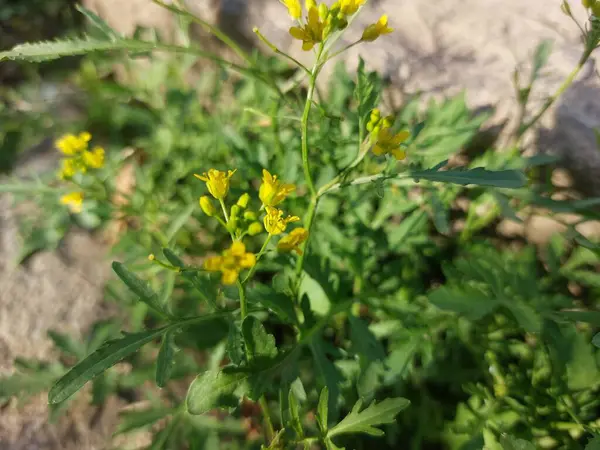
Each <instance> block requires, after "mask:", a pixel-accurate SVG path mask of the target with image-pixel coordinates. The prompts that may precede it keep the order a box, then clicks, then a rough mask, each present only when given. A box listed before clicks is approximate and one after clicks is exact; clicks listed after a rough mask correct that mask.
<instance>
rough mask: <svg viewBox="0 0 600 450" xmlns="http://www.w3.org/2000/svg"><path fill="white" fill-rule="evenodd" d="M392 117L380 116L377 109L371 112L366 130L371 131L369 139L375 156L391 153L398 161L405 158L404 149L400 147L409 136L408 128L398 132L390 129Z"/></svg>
mask: <svg viewBox="0 0 600 450" xmlns="http://www.w3.org/2000/svg"><path fill="white" fill-rule="evenodd" d="M393 122H394V118H393V117H392V116H386V117H383V118H382V117H381V112H380V111H379V109H374V110H373V111H372V112H371V117H370V120H369V123H368V124H367V130H369V131H370V132H371V141H372V142H373V153H374V154H375V155H377V156H381V155H385V154H391V155H392V156H393V157H394V158H396V159H397V160H398V161H401V160H403V159H405V158H406V151H405V150H404V149H403V148H402V143H404V142H405V141H406V140H407V139H408V138H409V137H410V132H409V131H408V130H402V131H400V132H398V133H394V132H393V131H392V125H393Z"/></svg>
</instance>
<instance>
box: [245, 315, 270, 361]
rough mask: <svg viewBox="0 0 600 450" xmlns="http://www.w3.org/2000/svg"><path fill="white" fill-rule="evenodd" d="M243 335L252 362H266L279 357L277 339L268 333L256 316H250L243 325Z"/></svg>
mask: <svg viewBox="0 0 600 450" xmlns="http://www.w3.org/2000/svg"><path fill="white" fill-rule="evenodd" d="M242 335H243V336H244V342H245V343H246V349H247V350H248V353H249V358H250V361H251V363H252V362H255V361H256V362H260V363H262V362H264V361H265V360H266V361H269V360H272V359H273V358H275V357H277V347H276V345H275V337H274V336H273V335H272V334H269V333H267V330H265V327H264V326H263V324H262V323H261V322H260V320H258V319H257V318H256V317H254V316H248V317H246V318H245V319H244V322H243V323H242Z"/></svg>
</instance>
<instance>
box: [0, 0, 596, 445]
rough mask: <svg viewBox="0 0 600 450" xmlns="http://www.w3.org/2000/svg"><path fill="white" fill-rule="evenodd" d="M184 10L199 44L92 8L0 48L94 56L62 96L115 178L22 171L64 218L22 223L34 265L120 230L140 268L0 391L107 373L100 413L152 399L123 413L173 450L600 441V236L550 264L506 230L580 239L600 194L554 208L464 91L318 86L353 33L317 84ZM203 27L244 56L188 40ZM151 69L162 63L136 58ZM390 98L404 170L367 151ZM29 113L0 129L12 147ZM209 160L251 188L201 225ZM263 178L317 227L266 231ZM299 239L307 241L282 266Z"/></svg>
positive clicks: (542, 163) (528, 160) (52, 214)
mask: <svg viewBox="0 0 600 450" xmlns="http://www.w3.org/2000/svg"><path fill="white" fill-rule="evenodd" d="M157 3H159V4H160V2H157ZM166 7H167V9H169V10H170V11H172V12H174V13H175V14H176V15H177V17H178V18H179V19H181V21H180V22H179V24H180V28H179V29H178V30H177V32H178V41H177V42H179V43H180V44H177V45H175V44H172V43H165V41H163V40H162V39H161V37H160V36H158V35H157V34H156V33H152V32H149V31H148V30H138V31H137V32H136V35H135V36H134V37H125V36H121V35H119V34H118V33H116V32H115V31H114V30H112V29H111V28H110V27H109V26H108V25H107V24H106V23H105V22H104V21H103V20H102V18H100V17H99V16H97V15H96V14H94V13H93V12H91V11H89V10H87V9H85V8H83V7H78V10H79V12H81V13H82V15H83V17H84V18H85V19H86V20H87V23H88V26H89V27H90V28H89V36H87V37H83V38H75V37H73V38H69V39H60V40H58V41H55V42H42V43H38V44H21V45H18V46H17V47H15V48H13V49H12V50H8V51H5V52H3V53H0V59H17V60H25V61H45V60H49V59H54V58H59V57H62V56H72V55H82V56H83V57H82V59H81V66H80V68H79V70H78V71H77V73H76V74H75V75H74V76H73V77H72V79H70V80H69V81H70V82H73V83H75V84H77V86H78V87H79V88H80V90H81V92H82V93H81V95H82V98H81V99H80V109H81V111H82V117H80V118H79V119H76V120H75V121H73V122H72V123H69V124H65V125H64V126H63V127H64V129H65V130H67V131H69V132H73V133H76V132H79V131H80V130H83V129H86V130H90V132H91V133H92V134H93V136H94V142H96V139H98V143H99V145H102V146H103V147H104V148H105V149H106V160H105V167H103V168H101V169H100V170H98V171H97V172H95V175H96V176H94V177H79V176H77V177H75V178H74V179H73V180H72V183H66V182H64V181H58V180H56V179H55V175H54V173H48V174H46V173H44V174H42V175H41V176H40V179H39V180H35V181H33V182H29V181H21V180H16V179H15V180H11V181H10V183H6V184H3V185H2V186H0V192H11V193H13V195H15V198H17V200H19V201H21V200H31V199H32V197H34V195H33V194H35V196H39V198H40V200H39V205H40V206H41V210H42V211H43V213H44V214H45V215H44V214H41V215H40V216H39V218H38V217H36V218H34V219H35V220H31V222H33V223H32V224H31V226H27V227H24V232H25V233H28V232H29V235H30V236H31V239H27V240H26V247H25V248H24V249H23V252H24V255H29V254H31V253H32V252H34V251H36V250H38V249H43V248H56V247H58V246H59V245H60V242H61V239H62V237H63V236H64V234H65V233H66V232H67V231H68V229H69V227H70V226H71V225H74V224H75V225H83V226H85V227H86V228H88V229H101V230H111V231H113V230H115V229H117V230H118V231H117V232H116V235H114V236H112V238H113V239H114V245H113V247H112V248H111V253H112V254H113V255H115V256H114V258H115V259H118V260H119V261H122V262H114V263H113V264H112V267H113V270H114V272H115V274H116V275H117V277H118V279H115V280H111V281H110V282H109V283H108V284H107V287H106V291H107V298H109V299H110V300H111V301H114V302H115V303H116V304H117V305H118V307H119V308H120V310H121V312H122V313H121V315H120V317H123V320H122V322H119V323H116V322H99V323H97V324H95V325H94V326H93V327H92V330H91V331H90V333H89V336H87V338H86V339H83V340H82V339H78V338H75V337H73V336H69V335H67V334H65V333H64V332H63V330H56V331H52V332H50V333H49V336H50V338H51V339H52V341H53V343H54V345H55V347H56V349H57V351H58V353H59V354H60V358H59V361H60V362H39V361H22V360H20V361H17V362H16V363H15V365H16V366H17V368H18V373H17V374H15V375H10V376H5V377H4V378H1V379H0V401H5V400H7V399H8V398H10V397H13V396H18V397H25V396H27V395H31V394H34V393H37V392H43V391H45V390H49V397H48V399H49V402H50V403H51V404H52V405H54V406H52V408H53V411H55V412H54V414H55V415H56V414H58V412H60V411H61V410H63V411H64V410H65V409H66V408H67V407H68V406H69V403H68V401H67V400H68V399H70V398H72V396H74V395H75V394H76V393H77V392H78V391H80V390H81V389H82V388H83V387H84V386H85V385H86V383H88V382H90V384H91V393H92V395H91V402H92V403H94V404H96V405H102V404H103V403H104V402H106V400H107V398H108V397H109V396H112V395H121V394H122V393H123V392H124V391H132V390H133V391H135V392H136V395H142V396H143V397H144V398H145V400H146V402H144V404H145V406H144V408H142V409H139V410H138V409H136V410H134V411H129V410H128V411H127V412H124V413H123V414H122V415H121V422H120V424H119V425H118V427H117V430H116V432H117V433H120V434H125V433H130V432H133V431H135V430H139V429H148V430H151V432H152V434H153V443H152V445H151V447H150V448H157V449H158V448H164V449H179V448H190V449H201V448H232V449H238V448H239V449H242V448H248V449H250V448H258V446H259V445H262V446H263V447H262V448H269V449H284V448H286V449H288V448H289V449H294V448H305V449H308V448H327V449H339V448H341V447H339V446H341V445H345V446H346V448H353V449H354V448H356V449H364V448H369V447H372V446H376V448H444V449H450V450H455V449H456V450H459V449H460V450H464V449H468V448H486V449H487V448H489V449H492V450H496V449H498V450H501V449H502V450H506V449H510V450H514V449H529V448H564V449H580V448H584V447H585V446H586V445H587V447H585V448H594V445H597V444H596V440H597V438H595V437H591V436H597V434H598V430H599V427H600V425H599V422H598V420H597V416H598V407H599V405H600V403H599V401H598V400H597V398H598V390H599V389H600V376H599V375H600V373H599V372H600V369H599V368H598V351H599V350H598V349H597V348H596V347H600V333H598V331H599V327H600V312H599V311H600V309H599V306H600V305H599V304H598V301H597V298H598V293H599V292H600V282H599V278H598V275H597V271H598V268H599V265H600V256H599V252H598V243H597V242H593V240H590V239H588V238H586V237H585V236H583V235H582V234H581V231H580V229H579V228H578V227H577V226H576V225H571V226H569V227H568V228H567V230H566V232H565V233H562V234H557V235H556V236H554V237H553V238H552V239H551V240H550V241H549V242H548V244H546V245H545V246H539V247H537V248H536V247H533V246H532V245H529V244H528V243H527V242H525V239H523V238H522V237H516V238H515V237H512V236H504V235H501V234H500V233H498V231H497V226H498V225H499V224H500V223H501V222H505V221H512V222H516V223H519V224H521V225H523V224H527V223H528V218H529V216H528V215H529V214H530V213H531V211H532V209H534V208H539V207H541V208H545V212H546V213H548V214H554V213H569V214H576V215H578V217H579V219H578V220H579V222H578V224H581V223H584V222H586V221H590V220H594V219H598V218H599V217H600V216H599V215H598V212H597V210H596V209H595V208H597V206H598V204H599V202H598V199H578V200H572V199H562V198H564V195H563V193H561V195H562V197H558V196H557V195H555V194H556V193H557V192H556V190H555V189H554V188H553V187H552V186H549V185H547V184H546V183H545V182H543V180H539V179H537V178H536V176H535V174H536V173H537V172H536V171H538V170H539V169H541V168H546V167H547V166H548V165H551V164H554V163H555V162H556V158H552V157H547V156H541V155H537V156H534V157H523V156H521V154H520V148H519V144H520V143H519V141H518V139H519V138H518V136H517V141H516V142H517V143H516V144H515V148H513V149H508V150H504V149H496V148H493V147H492V148H488V147H487V146H482V145H481V140H480V139H478V137H479V136H478V133H480V131H481V127H482V125H483V123H484V122H485V120H486V119H487V118H488V117H489V115H487V114H473V113H472V112H471V111H470V109H469V108H468V106H467V102H466V97H465V95H464V94H461V95H458V96H456V97H453V98H449V99H445V100H443V101H440V102H433V101H432V102H430V103H429V104H428V105H425V107H423V102H422V98H421V97H420V96H415V97H414V98H413V99H411V100H410V101H408V102H406V103H405V104H403V105H401V106H400V107H399V108H398V109H397V110H384V109H385V108H384V107H383V106H382V105H383V104H385V101H384V100H385V96H384V95H383V89H384V82H383V80H382V79H381V77H380V76H379V75H378V74H377V73H376V72H370V71H368V70H367V68H366V65H365V63H364V61H362V60H359V61H358V68H357V70H356V73H348V71H347V70H346V68H345V67H344V65H343V64H338V66H336V68H335V70H334V72H333V75H332V80H331V85H330V87H329V88H328V89H323V88H322V87H321V86H319V88H318V89H314V90H313V89H311V88H310V86H311V85H312V83H313V82H314V81H315V79H316V77H317V76H319V73H320V71H321V69H322V67H323V65H324V64H325V63H329V61H328V58H330V57H332V56H333V54H331V53H328V52H329V51H330V49H331V48H332V47H330V42H331V43H332V42H333V40H335V39H336V36H338V35H339V33H340V32H341V30H337V31H335V32H333V33H332V35H331V36H332V37H331V38H330V39H332V41H328V43H327V45H325V46H324V47H323V49H322V51H319V46H318V45H317V46H316V49H317V52H316V53H315V57H316V58H317V59H316V61H315V64H314V66H313V67H312V68H309V69H308V73H307V71H306V70H305V69H304V68H303V67H297V66H295V67H294V69H297V72H296V73H294V72H293V71H292V70H290V66H288V65H286V64H285V63H282V62H281V61H279V60H276V59H272V58H267V57H264V56H261V55H258V54H252V55H249V54H247V53H246V52H245V51H244V50H243V49H242V48H239V47H237V44H235V43H234V42H232V41H231V40H230V39H229V38H228V37H227V36H224V35H223V34H222V33H220V31H219V30H216V29H215V28H214V27H212V25H210V24H208V23H206V22H204V21H203V20H202V19H200V18H194V17H193V16H191V15H190V14H189V13H188V12H187V11H184V10H182V9H179V6H177V5H166ZM190 21H195V22H198V23H200V24H201V25H202V26H203V27H204V28H205V29H207V30H209V31H210V32H211V33H212V34H214V35H215V36H216V38H217V39H219V40H221V41H222V42H224V43H225V44H226V45H229V46H230V47H231V48H232V50H233V51H234V52H235V53H237V54H238V55H239V56H240V58H239V61H241V62H239V63H238V62H236V63H233V62H230V61H226V60H224V59H221V58H220V57H218V56H216V55H214V54H210V53H208V52H206V51H205V50H203V49H201V48H200V47H196V46H194V44H192V40H193V38H192V34H191V33H190V30H189V27H188V25H189V22H190ZM348 26H351V25H350V24H349V25H348ZM142 36H143V37H144V38H145V39H144V40H142V39H141V37H142ZM361 45H362V44H361ZM157 51H160V52H161V57H160V58H158V57H154V53H153V52H157ZM549 52H550V45H549V43H547V42H544V43H542V44H540V46H539V47H538V48H537V49H536V50H535V52H534V57H533V73H532V77H531V82H530V83H529V84H528V85H527V86H521V87H520V89H521V90H520V91H518V93H519V100H520V101H521V102H522V104H523V108H525V106H526V103H527V100H528V96H529V91H530V90H531V86H532V84H533V82H534V81H535V79H536V78H537V77H538V76H539V74H540V73H541V72H540V71H541V70H542V68H543V67H544V65H545V63H546V62H547V60H548V56H549ZM137 55H143V56H144V57H145V58H147V59H148V62H149V64H144V65H143V67H142V66H137V64H136V60H135V59H130V58H131V57H132V56H133V57H135V56H137ZM280 56H281V55H280ZM199 61H201V65H202V72H201V73H200V74H199V76H198V73H197V72H192V74H193V75H194V76H191V77H190V73H189V72H190V70H191V69H192V68H193V67H195V66H197V63H198V62H199ZM287 61H288V62H289V61H291V62H293V61H292V60H290V59H289V58H288V59H287ZM294 64H295V63H294ZM116 65H118V66H119V67H120V70H122V71H124V73H121V76H119V77H117V76H115V69H114V66H116ZM123 75H124V76H123ZM300 76H302V77H307V78H308V81H309V82H308V86H309V89H307V90H306V89H304V88H303V87H302V86H301V83H302V82H303V79H301V78H300ZM117 80H120V81H117ZM190 80H193V81H190ZM517 81H518V80H517ZM317 91H318V93H317ZM375 108H381V109H382V110H383V111H382V115H385V120H386V122H385V123H380V124H379V126H380V127H381V126H383V127H386V126H389V130H387V131H389V133H390V135H392V136H393V135H394V134H395V133H398V132H399V131H401V130H410V136H409V138H408V139H407V140H405V141H404V142H402V143H400V144H398V145H399V147H398V148H397V149H396V150H399V149H402V150H403V151H405V152H406V154H407V162H402V161H400V162H399V161H397V160H396V159H395V157H394V156H393V154H392V153H387V154H385V155H377V154H375V153H374V152H373V151H372V150H373V148H374V146H375V145H376V144H377V142H378V140H379V139H380V138H381V136H382V135H381V134H378V133H377V132H374V131H373V130H370V129H369V127H368V126H367V125H368V124H369V123H370V120H371V118H372V117H371V116H372V112H373V110H374V109H375ZM523 111H524V112H525V110H523ZM375 116H377V114H375ZM23 120H24V119H23V118H22V117H18V118H14V117H13V118H12V119H11V122H10V127H9V128H10V130H8V131H0V145H1V146H2V148H12V147H13V146H14V142H16V140H15V139H16V138H15V135H14V134H11V133H14V132H15V130H19V129H20V122H22V121H23ZM30 121H31V122H30V127H31V129H35V130H36V133H37V134H38V135H41V134H43V133H44V131H43V130H44V128H43V127H42V126H39V127H38V125H37V122H35V121H34V118H31V119H30ZM34 122H35V123H34ZM42 122H43V121H42ZM522 122H523V123H521V124H520V125H521V126H522V128H526V127H527V126H529V122H527V121H526V120H525V117H523V121H522ZM7 123H8V122H7ZM67 126H69V127H70V128H69V129H67ZM63 127H61V130H62V129H63ZM371 128H372V127H371ZM379 133H380V131H379ZM133 149H135V150H133ZM456 156H460V158H455V157H456ZM456 161H461V162H463V161H464V163H461V164H460V166H457V164H456ZM210 169H218V170H222V171H225V172H226V171H227V170H233V169H236V172H235V174H234V175H233V176H232V177H231V179H230V181H229V185H228V189H226V190H227V191H228V193H227V195H226V196H225V198H224V199H223V205H221V204H220V203H221V202H220V201H219V200H218V199H216V198H210V200H211V201H212V202H213V206H214V207H215V211H214V212H211V211H210V209H208V215H207V214H204V213H203V209H201V208H200V207H198V206H197V205H198V203H197V202H198V198H199V197H200V196H204V195H209V193H210V192H212V191H213V190H214V189H211V187H212V188H214V186H211V185H210V184H209V185H208V186H205V185H204V184H203V183H202V181H200V180H198V179H196V178H195V177H194V176H193V175H194V174H202V173H204V172H208V171H209V170H210ZM263 169H266V170H268V171H269V172H270V173H271V174H273V175H277V177H278V181H281V182H282V183H290V184H294V185H295V191H294V193H293V194H291V193H290V194H289V195H287V198H285V199H284V200H282V201H281V202H279V203H278V204H277V207H278V208H281V209H282V210H283V212H284V213H285V214H284V217H285V216H287V214H289V215H297V216H298V217H299V218H300V221H298V222H297V223H295V222H291V223H289V224H287V225H286V226H287V229H286V230H285V231H284V232H282V233H281V234H273V235H272V236H270V237H269V238H268V239H267V238H266V236H267V234H266V232H264V231H262V232H261V233H257V234H254V233H249V228H248V227H249V226H250V224H251V223H255V222H259V223H263V220H264V215H265V210H266V209H267V208H264V206H265V205H261V203H262V201H264V200H262V199H259V195H257V194H258V192H257V191H259V189H261V188H260V187H259V186H260V184H261V180H260V179H261V178H262V177H265V175H264V174H263ZM263 183H264V185H267V184H268V183H267V182H265V181H263ZM313 185H314V188H312V187H311V186H313ZM67 186H68V189H69V190H70V189H74V188H75V187H77V189H81V190H82V191H83V192H84V194H85V200H84V202H83V210H82V212H81V213H80V214H72V213H70V212H69V211H68V210H66V209H65V208H63V207H62V206H60V205H59V204H58V203H59V202H58V199H59V198H60V196H61V195H63V194H65V193H67V192H69V190H67ZM207 187H208V191H209V192H207ZM263 189H264V188H263ZM259 192H260V191H259ZM242 194H249V200H248V202H247V204H246V203H245V201H243V200H238V199H240V197H241V196H242ZM263 194H264V191H263V192H262V194H261V195H260V197H264V195H263ZM557 198H561V199H557ZM221 206H222V208H221ZM216 217H218V219H216ZM300 227H303V228H305V229H306V230H307V231H308V241H307V242H300V243H299V244H298V245H297V246H296V247H294V249H293V250H292V251H291V252H286V251H282V250H285V248H282V246H281V244H282V243H283V244H285V243H286V239H290V237H291V236H292V235H291V234H290V231H291V230H292V229H294V230H299V228H300ZM255 228H256V227H255ZM299 231H300V230H299ZM232 241H235V242H237V241H241V242H242V243H243V244H244V254H253V255H254V256H253V259H254V260H255V261H256V263H255V264H254V265H252V267H250V266H249V265H243V266H239V267H238V266H235V265H236V264H237V263H239V261H238V262H236V261H237V260H235V258H232V253H231V252H232ZM226 249H229V250H226ZM149 255H151V256H150V258H149V257H148V256H149ZM215 255H217V256H218V257H217V258H215ZM215 265H216V266H218V270H213V269H214V266H215ZM232 267H235V268H236V270H238V269H239V273H238V272H235V271H234V272H235V273H234V275H235V276H236V279H235V280H234V283H233V284H229V283H227V282H226V281H227V279H226V277H224V275H226V274H227V271H228V270H231V269H232ZM215 272H218V273H215ZM120 329H126V330H130V333H124V334H119V333H118V330H120ZM121 361H124V362H126V363H127V365H128V367H130V370H120V369H121V367H120V366H119V365H118V363H120V362H121ZM115 366H116V367H115ZM152 384H155V385H156V386H157V388H158V389H152V388H151V386H152ZM140 386H143V388H141V389H140ZM186 390H187V395H185V396H184V395H183V394H182V393H183V392H185V391H186ZM363 405H369V406H367V407H364V406H363ZM401 412H404V413H403V414H400V413H401ZM384 435H385V437H382V436H384ZM590 437H591V438H590ZM255 438H256V439H257V440H256V441H253V439H255Z"/></svg>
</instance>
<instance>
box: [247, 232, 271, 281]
mask: <svg viewBox="0 0 600 450" xmlns="http://www.w3.org/2000/svg"><path fill="white" fill-rule="evenodd" d="M272 237H273V236H272V235H270V234H269V236H267V239H265V242H263V245H262V247H261V249H260V251H259V252H258V253H257V254H256V263H255V264H254V265H253V266H252V267H251V268H250V271H249V272H248V275H246V278H244V281H242V284H246V282H247V281H248V280H249V279H250V277H252V275H254V272H256V266H258V261H259V260H260V258H261V257H262V255H264V253H265V251H266V250H267V245H269V242H270V241H271V238H272Z"/></svg>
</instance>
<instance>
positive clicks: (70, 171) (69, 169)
mask: <svg viewBox="0 0 600 450" xmlns="http://www.w3.org/2000/svg"><path fill="white" fill-rule="evenodd" d="M78 166H79V164H78V163H77V161H76V160H75V159H73V158H66V159H63V160H62V167H61V169H60V172H59V173H58V176H59V178H60V179H62V180H68V179H69V178H71V177H72V176H73V175H75V174H76V173H77V171H78Z"/></svg>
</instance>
